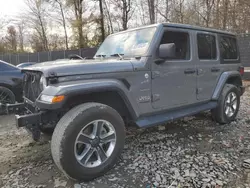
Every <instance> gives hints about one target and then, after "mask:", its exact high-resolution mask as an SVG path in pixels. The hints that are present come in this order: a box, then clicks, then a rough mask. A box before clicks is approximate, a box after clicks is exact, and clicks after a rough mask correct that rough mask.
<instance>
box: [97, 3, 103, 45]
mask: <svg viewBox="0 0 250 188" xmlns="http://www.w3.org/2000/svg"><path fill="white" fill-rule="evenodd" d="M98 1H99V10H100V28H101V34H102V35H101V42H103V41H104V39H105V27H104V13H103V4H102V0H98Z"/></svg>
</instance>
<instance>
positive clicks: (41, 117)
mask: <svg viewBox="0 0 250 188" xmlns="http://www.w3.org/2000/svg"><path fill="white" fill-rule="evenodd" d="M27 106H28V105H27V103H16V104H1V103H0V112H1V114H6V115H10V114H16V115H15V120H16V127H17V128H21V127H24V128H26V129H27V130H28V132H30V133H31V135H32V138H33V139H34V140H35V141H38V140H39V139H40V135H41V129H42V128H43V125H44V124H47V123H48V118H49V117H48V115H47V114H48V113H47V112H43V111H40V112H34V113H32V112H31V111H30V108H28V107H27Z"/></svg>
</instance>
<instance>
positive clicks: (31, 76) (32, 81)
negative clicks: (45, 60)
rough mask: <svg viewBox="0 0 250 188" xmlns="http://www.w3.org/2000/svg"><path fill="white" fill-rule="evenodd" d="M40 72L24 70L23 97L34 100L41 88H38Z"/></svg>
mask: <svg viewBox="0 0 250 188" xmlns="http://www.w3.org/2000/svg"><path fill="white" fill-rule="evenodd" d="M40 78H41V73H39V72H25V76H24V97H25V98H27V99H29V100H31V101H32V102H35V100H36V99H37V97H38V96H39V95H40V93H41V92H42V90H41V89H40Z"/></svg>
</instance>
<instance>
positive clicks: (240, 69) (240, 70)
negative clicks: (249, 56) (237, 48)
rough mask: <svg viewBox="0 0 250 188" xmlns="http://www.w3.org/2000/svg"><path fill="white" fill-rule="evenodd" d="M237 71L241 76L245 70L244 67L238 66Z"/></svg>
mask: <svg viewBox="0 0 250 188" xmlns="http://www.w3.org/2000/svg"><path fill="white" fill-rule="evenodd" d="M239 72H240V75H241V76H243V74H244V72H245V69H244V67H242V66H240V67H239Z"/></svg>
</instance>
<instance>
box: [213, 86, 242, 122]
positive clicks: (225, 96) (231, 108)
mask: <svg viewBox="0 0 250 188" xmlns="http://www.w3.org/2000/svg"><path fill="white" fill-rule="evenodd" d="M239 107H240V92H239V90H238V88H237V87H236V86H235V85H231V84H226V85H225V86H224V88H223V91H222V93H221V96H220V98H219V100H218V106H217V107H216V108H215V109H213V110H212V116H213V118H214V120H215V121H217V122H218V123H220V124H226V123H230V122H232V121H234V120H235V118H236V116H237V114H238V111H239Z"/></svg>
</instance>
